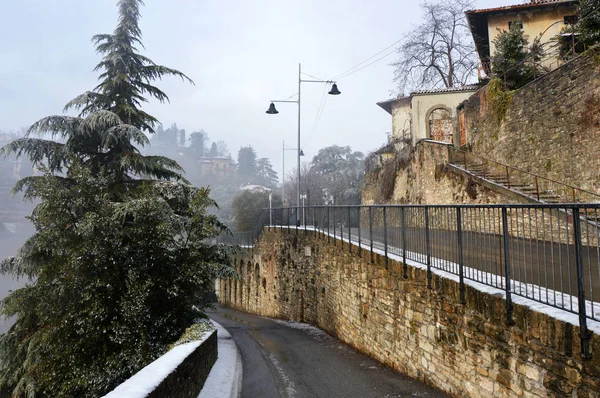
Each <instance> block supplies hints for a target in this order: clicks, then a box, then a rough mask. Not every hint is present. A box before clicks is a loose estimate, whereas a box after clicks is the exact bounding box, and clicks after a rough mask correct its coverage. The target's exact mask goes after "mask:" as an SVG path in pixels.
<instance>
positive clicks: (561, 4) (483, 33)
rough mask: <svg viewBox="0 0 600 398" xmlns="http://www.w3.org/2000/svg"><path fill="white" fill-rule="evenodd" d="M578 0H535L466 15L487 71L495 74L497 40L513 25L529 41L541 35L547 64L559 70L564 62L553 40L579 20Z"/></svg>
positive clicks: (489, 73)
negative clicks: (493, 69)
mask: <svg viewBox="0 0 600 398" xmlns="http://www.w3.org/2000/svg"><path fill="white" fill-rule="evenodd" d="M578 3H579V1H577V0H531V1H530V2H528V3H524V4H516V5H508V6H503V7H496V8H486V9H481V10H471V11H467V12H466V13H465V14H466V17H467V22H468V24H469V27H470V29H471V33H472V34H473V40H474V42H475V47H476V49H477V53H478V54H479V59H480V61H481V67H482V69H483V71H484V72H485V73H486V74H487V75H488V76H490V75H491V65H490V60H491V57H493V56H494V53H495V52H496V48H495V46H494V39H496V37H497V36H498V35H499V34H500V32H502V31H503V30H506V31H507V30H509V29H510V26H512V25H513V24H518V25H520V26H521V27H522V29H523V32H524V33H525V36H526V37H527V38H528V40H529V42H530V43H531V41H532V40H533V39H534V38H536V37H540V43H541V44H542V45H543V46H544V49H545V51H546V54H547V58H546V59H545V60H544V64H545V66H546V67H548V68H550V69H555V68H557V67H558V66H560V65H561V64H562V63H563V62H562V60H561V59H560V57H559V56H558V50H557V48H556V46H553V43H556V40H557V37H559V35H560V34H561V31H562V29H563V28H564V27H565V26H566V25H570V24H573V23H574V22H575V21H576V20H577V17H576V15H577V5H578Z"/></svg>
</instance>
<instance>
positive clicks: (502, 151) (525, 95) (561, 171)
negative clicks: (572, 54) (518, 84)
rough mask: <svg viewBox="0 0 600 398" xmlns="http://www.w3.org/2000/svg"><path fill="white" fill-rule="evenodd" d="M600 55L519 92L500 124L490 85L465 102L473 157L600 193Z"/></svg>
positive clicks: (584, 57)
mask: <svg viewBox="0 0 600 398" xmlns="http://www.w3.org/2000/svg"><path fill="white" fill-rule="evenodd" d="M599 51H600V48H597V49H596V50H595V51H592V50H590V51H588V52H587V53H585V54H584V55H582V56H581V57H579V58H576V59H574V60H573V61H571V62H568V63H566V64H564V65H562V66H561V67H560V68H558V69H555V70H554V71H552V72H550V73H549V74H547V75H545V76H543V77H541V78H539V79H537V80H535V81H533V82H531V83H529V84H528V85H526V86H525V87H523V88H521V89H519V90H517V91H516V92H515V94H514V96H513V97H512V100H511V102H510V104H509V106H508V108H507V110H506V114H505V115H504V117H503V118H502V120H501V122H498V119H497V115H495V113H494V111H493V110H492V109H490V105H489V102H490V101H489V98H488V88H487V87H484V88H482V89H481V90H480V91H479V92H478V93H476V94H475V95H473V96H472V97H471V98H469V99H468V100H467V101H465V103H464V110H465V118H466V127H467V140H468V143H469V144H470V146H471V148H472V151H473V153H474V154H476V155H479V156H483V157H485V158H488V159H492V160H495V161H497V162H500V163H504V164H508V165H511V166H514V167H517V168H520V169H523V170H527V171H529V172H531V173H534V174H537V175H540V176H543V177H547V178H550V179H552V180H556V181H559V182H562V183H564V184H571V185H574V186H576V187H578V188H582V189H586V190H588V191H591V192H593V193H595V194H597V195H600V173H598V170H599V169H600V156H598V152H599V150H600V141H599V139H600V118H599V115H600V62H599V61H600V58H599V56H598V52H599ZM588 199H589V198H587V197H586V198H582V199H581V200H582V201H584V202H585V201H588Z"/></svg>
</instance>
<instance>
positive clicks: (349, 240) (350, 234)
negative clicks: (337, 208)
mask: <svg viewBox="0 0 600 398" xmlns="http://www.w3.org/2000/svg"><path fill="white" fill-rule="evenodd" d="M348 251H349V252H350V253H352V228H350V206H348Z"/></svg>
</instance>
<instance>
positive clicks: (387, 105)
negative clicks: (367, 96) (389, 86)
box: [377, 95, 412, 115]
mask: <svg viewBox="0 0 600 398" xmlns="http://www.w3.org/2000/svg"><path fill="white" fill-rule="evenodd" d="M411 98H412V96H410V95H409V96H408V97H397V98H392V99H389V100H385V101H380V102H377V105H379V106H380V107H381V109H383V110H384V111H386V112H387V113H389V114H390V115H391V114H392V104H397V103H401V102H406V103H407V104H406V105H410V99H411Z"/></svg>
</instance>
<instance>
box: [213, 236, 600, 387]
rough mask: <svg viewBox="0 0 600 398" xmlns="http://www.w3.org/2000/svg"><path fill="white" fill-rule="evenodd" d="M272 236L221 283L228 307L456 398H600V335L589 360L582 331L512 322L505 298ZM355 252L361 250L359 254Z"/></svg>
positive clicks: (318, 240) (538, 319) (533, 317)
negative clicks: (317, 332)
mask: <svg viewBox="0 0 600 398" xmlns="http://www.w3.org/2000/svg"><path fill="white" fill-rule="evenodd" d="M331 242H332V243H330V244H328V243H327V239H324V240H323V239H322V237H319V236H318V235H317V236H315V235H314V233H313V232H310V231H309V232H308V233H307V234H306V235H305V232H304V231H300V232H299V233H296V232H293V231H292V232H291V233H289V234H288V233H286V232H282V231H271V232H268V231H265V232H264V233H263V235H262V238H261V240H260V241H259V242H258V244H257V246H255V248H254V249H251V250H250V252H249V253H248V254H247V255H244V256H240V257H238V258H237V259H236V261H235V264H234V265H235V268H236V269H237V270H238V272H239V274H240V276H241V279H239V280H229V279H227V280H221V281H219V294H220V298H219V299H220V303H221V304H222V305H224V306H230V307H233V308H237V309H240V310H243V311H248V312H252V313H256V314H259V315H264V316H270V317H276V318H283V319H289V320H294V321H302V322H308V323H311V324H314V325H316V326H319V327H320V328H322V329H324V330H325V331H327V332H328V333H330V334H332V335H334V336H337V337H338V338H339V339H341V340H342V341H344V342H346V343H348V344H350V345H352V346H354V347H356V348H357V349H359V350H361V351H362V352H364V353H366V354H368V355H370V356H372V357H374V358H376V359H377V360H379V361H380V362H382V363H385V364H387V365H388V366H390V367H392V368H394V369H396V370H398V371H399V372H402V373H404V374H408V375H409V376H411V377H414V378H417V379H419V380H422V381H425V382H427V383H429V384H431V385H433V386H436V387H437V388H439V389H441V390H443V391H446V392H448V393H449V394H451V395H453V396H456V397H481V396H490V397H517V396H530V397H546V396H558V397H573V396H577V397H598V396H600V393H599V392H600V337H599V336H597V335H593V337H592V341H591V345H592V350H593V359H592V360H588V361H585V360H582V359H581V358H580V355H579V352H580V340H579V337H578V333H579V328H578V327H576V326H573V325H571V324H569V323H565V322H562V321H559V320H557V319H554V318H552V317H551V316H549V315H545V314H542V313H538V312H535V311H533V310H531V309H529V308H527V307H524V306H520V305H515V306H514V320H515V325H514V326H507V325H506V324H505V318H506V312H505V302H504V299H503V297H502V295H501V294H497V295H494V294H489V293H484V292H482V291H478V290H476V289H475V288H473V287H469V286H467V287H466V304H464V305H463V304H460V299H459V285H458V283H456V282H454V281H453V280H449V279H446V278H443V277H441V276H438V275H434V278H433V288H432V289H427V279H426V271H425V270H422V269H419V268H414V267H409V277H408V278H407V279H403V277H402V264H401V263H399V262H396V261H393V260H390V261H389V266H388V269H386V268H385V265H384V259H383V257H381V256H379V255H375V261H374V263H371V262H370V253H369V252H368V251H364V250H363V251H362V252H361V254H360V255H359V254H357V247H356V246H350V247H349V246H348V244H347V243H346V244H344V248H343V249H342V248H341V245H340V243H341V242H340V241H336V240H333V239H332V240H331ZM350 249H351V250H352V253H350Z"/></svg>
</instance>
